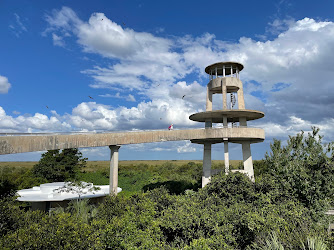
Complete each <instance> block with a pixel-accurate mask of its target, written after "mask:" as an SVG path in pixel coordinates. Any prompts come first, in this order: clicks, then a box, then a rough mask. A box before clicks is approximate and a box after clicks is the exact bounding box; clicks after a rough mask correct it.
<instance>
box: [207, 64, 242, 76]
mask: <svg viewBox="0 0 334 250" xmlns="http://www.w3.org/2000/svg"><path fill="white" fill-rule="evenodd" d="M224 65H225V67H226V66H231V65H232V66H233V68H235V67H237V68H238V69H239V71H241V70H242V69H243V68H244V66H243V65H242V64H241V63H238V62H218V63H214V64H211V65H209V66H207V67H206V68H205V72H206V73H207V74H210V72H211V70H212V72H215V69H216V68H217V69H218V71H217V73H218V75H223V70H222V69H223V66H224ZM225 74H226V75H230V74H231V72H230V71H229V70H227V71H226V72H225Z"/></svg>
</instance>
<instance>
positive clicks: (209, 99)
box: [206, 86, 212, 111]
mask: <svg viewBox="0 0 334 250" xmlns="http://www.w3.org/2000/svg"><path fill="white" fill-rule="evenodd" d="M206 91H207V92H206V111H212V92H211V91H210V89H209V87H208V86H207V87H206Z"/></svg>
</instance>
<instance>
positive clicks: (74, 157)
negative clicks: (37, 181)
mask: <svg viewBox="0 0 334 250" xmlns="http://www.w3.org/2000/svg"><path fill="white" fill-rule="evenodd" d="M86 160H87V158H83V157H82V153H81V152H80V151H79V150H78V149H77V148H69V149H64V150H63V151H61V152H60V151H59V149H58V150H48V151H47V152H46V153H44V154H42V158H41V159H40V160H39V162H38V163H37V164H36V165H35V166H34V167H33V169H32V171H33V174H34V175H35V176H36V177H42V178H45V179H47V180H48V181H65V180H68V179H74V178H75V176H76V174H77V173H79V171H80V170H81V169H82V168H83V167H85V166H86Z"/></svg>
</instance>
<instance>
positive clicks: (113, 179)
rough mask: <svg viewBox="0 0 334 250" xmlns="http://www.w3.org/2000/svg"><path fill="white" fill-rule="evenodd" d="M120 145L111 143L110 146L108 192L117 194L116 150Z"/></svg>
mask: <svg viewBox="0 0 334 250" xmlns="http://www.w3.org/2000/svg"><path fill="white" fill-rule="evenodd" d="M120 147H121V146H117V145H111V146H109V148H110V176H109V194H110V195H117V187H118V150H119V148H120Z"/></svg>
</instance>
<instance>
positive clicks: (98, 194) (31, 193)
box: [17, 182, 122, 211]
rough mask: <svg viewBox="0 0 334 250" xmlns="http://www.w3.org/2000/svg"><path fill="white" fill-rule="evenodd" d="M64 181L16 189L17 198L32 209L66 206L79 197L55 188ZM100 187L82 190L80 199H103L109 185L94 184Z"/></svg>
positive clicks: (96, 201)
mask: <svg viewBox="0 0 334 250" xmlns="http://www.w3.org/2000/svg"><path fill="white" fill-rule="evenodd" d="M64 185H65V182H53V183H45V184H41V185H40V186H39V187H32V188H29V189H22V190H19V191H17V194H18V195H19V197H18V198H17V200H19V201H26V202H30V203H31V207H32V209H33V210H37V209H38V210H45V211H48V210H49V209H50V208H56V207H66V206H67V204H68V202H69V201H71V200H75V199H79V194H78V193H76V192H59V191H58V190H57V189H58V188H61V187H64ZM94 187H97V188H100V189H99V190H96V191H89V190H87V189H83V190H82V194H81V195H80V199H90V201H91V202H92V203H99V202H101V201H103V199H104V197H105V196H107V195H108V194H109V185H94ZM121 191H122V189H121V188H120V187H118V188H117V193H119V192H121Z"/></svg>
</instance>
